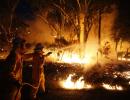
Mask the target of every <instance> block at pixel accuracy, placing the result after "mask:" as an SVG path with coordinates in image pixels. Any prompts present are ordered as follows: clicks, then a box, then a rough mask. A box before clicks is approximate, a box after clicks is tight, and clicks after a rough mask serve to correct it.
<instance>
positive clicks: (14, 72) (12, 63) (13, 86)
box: [3, 37, 31, 100]
mask: <svg viewBox="0 0 130 100" xmlns="http://www.w3.org/2000/svg"><path fill="white" fill-rule="evenodd" d="M25 42H26V41H25V39H23V38H21V37H16V38H15V39H14V40H13V41H12V44H13V46H12V50H11V51H10V53H9V55H8V56H7V58H6V59H5V63H6V64H5V65H6V66H5V69H6V70H5V77H4V78H5V83H6V84H4V85H5V87H6V89H5V94H4V99H3V100H21V93H20V91H19V90H20V86H21V83H22V68H23V59H25V58H26V57H27V58H28V57H29V56H30V55H25V51H26V49H25ZM30 57H31V56H30Z"/></svg>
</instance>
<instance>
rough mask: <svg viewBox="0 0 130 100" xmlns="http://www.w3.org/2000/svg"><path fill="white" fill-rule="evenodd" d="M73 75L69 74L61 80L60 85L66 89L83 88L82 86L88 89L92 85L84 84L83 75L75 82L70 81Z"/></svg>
mask: <svg viewBox="0 0 130 100" xmlns="http://www.w3.org/2000/svg"><path fill="white" fill-rule="evenodd" d="M73 76H74V74H70V75H69V76H68V77H67V79H66V80H64V81H62V82H61V86H62V87H63V88H66V89H84V88H87V89H90V88H92V86H91V85H89V84H87V85H85V81H84V78H83V76H81V77H80V78H79V79H78V80H77V81H76V82H73V81H72V77H73Z"/></svg>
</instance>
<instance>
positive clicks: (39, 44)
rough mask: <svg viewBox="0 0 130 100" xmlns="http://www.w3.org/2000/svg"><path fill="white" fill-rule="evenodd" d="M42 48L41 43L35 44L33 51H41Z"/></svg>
mask: <svg viewBox="0 0 130 100" xmlns="http://www.w3.org/2000/svg"><path fill="white" fill-rule="evenodd" d="M43 48H44V46H43V45H42V44H41V43H37V44H36V46H35V48H34V50H35V51H41V50H42V49H43Z"/></svg>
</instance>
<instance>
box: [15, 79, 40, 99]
mask: <svg viewBox="0 0 130 100" xmlns="http://www.w3.org/2000/svg"><path fill="white" fill-rule="evenodd" d="M25 85H28V86H30V87H31V88H33V89H37V88H38V86H37V87H36V86H33V85H31V84H30V83H26V82H23V83H22V84H20V87H19V88H18V91H17V93H16V96H15V100H17V96H18V94H19V92H20V90H21V89H22V87H23V86H25Z"/></svg>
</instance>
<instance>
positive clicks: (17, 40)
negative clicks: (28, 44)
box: [12, 37, 25, 45]
mask: <svg viewBox="0 0 130 100" xmlns="http://www.w3.org/2000/svg"><path fill="white" fill-rule="evenodd" d="M12 43H13V45H21V44H23V43H25V39H23V38H21V37H15V38H14V40H13V41H12Z"/></svg>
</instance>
